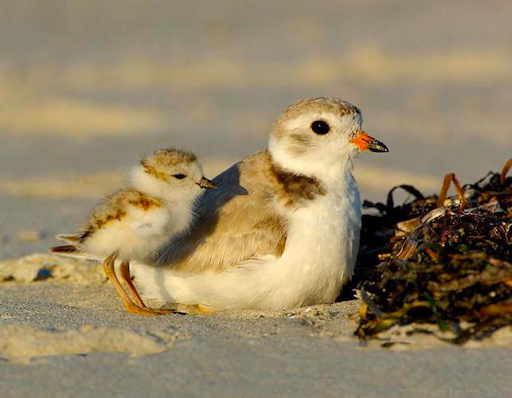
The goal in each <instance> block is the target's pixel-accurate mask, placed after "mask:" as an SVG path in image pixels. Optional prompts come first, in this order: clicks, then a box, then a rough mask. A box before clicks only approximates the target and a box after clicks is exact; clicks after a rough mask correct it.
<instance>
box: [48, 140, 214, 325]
mask: <svg viewBox="0 0 512 398" xmlns="http://www.w3.org/2000/svg"><path fill="white" fill-rule="evenodd" d="M205 188H216V186H215V184H214V183H213V182H212V181H210V180H208V179H207V178H205V177H204V175H203V169H202V166H201V164H200V163H199V162H198V160H197V158H196V156H195V155H193V154H191V153H189V152H184V151H181V150H176V149H162V150H158V151H156V152H154V153H153V154H151V155H150V156H147V157H146V158H144V159H142V160H141V162H140V164H138V165H137V166H135V167H134V168H133V169H132V171H131V187H129V188H126V189H121V190H119V191H117V192H115V193H113V194H111V195H110V196H108V197H106V198H105V199H104V200H103V201H102V202H101V203H100V204H99V205H98V206H96V207H95V208H94V209H93V211H92V213H91V215H90V216H89V218H88V219H87V220H86V222H85V223H84V224H83V226H82V227H81V229H80V231H79V232H78V234H76V235H59V236H58V238H59V239H60V240H64V241H66V242H68V243H71V244H70V245H66V246H58V247H54V248H52V249H51V250H52V252H55V253H68V254H71V253H77V252H84V253H87V254H92V255H95V256H98V257H101V258H105V261H104V263H103V265H104V270H105V273H106V275H107V277H108V278H109V279H110V281H111V282H112V283H113V284H114V286H115V288H116V290H117V291H118V293H119V294H120V296H121V298H122V299H123V303H124V305H125V308H126V309H127V310H128V311H129V312H132V313H137V314H142V315H159V314H164V313H169V312H171V311H170V310H164V309H156V308H147V307H146V306H145V305H144V303H143V301H142V299H141V298H140V296H139V294H138V293H137V290H136V289H135V286H134V285H133V283H132V280H131V277H130V269H129V266H130V261H132V260H135V261H147V260H148V256H150V255H153V254H154V253H156V252H158V249H159V248H160V247H161V246H162V245H163V244H164V243H166V242H167V241H168V240H169V239H171V238H172V237H173V236H176V235H177V234H179V233H183V232H184V231H186V230H187V229H188V228H189V227H190V226H191V223H192V219H193V216H194V214H193V210H192V207H193V205H194V202H195V201H196V199H197V198H198V197H199V196H200V194H201V193H202V190H203V189H205ZM116 259H118V260H120V262H121V265H120V271H121V276H122V278H123V279H124V281H125V282H126V283H127V285H128V288H129V289H130V291H131V292H132V293H133V295H134V298H135V302H136V303H135V302H134V301H133V300H131V299H130V297H129V296H128V294H127V293H126V292H125V290H124V289H123V287H122V286H121V283H120V282H119V280H118V278H117V276H116V272H115V267H114V263H115V260H116Z"/></svg>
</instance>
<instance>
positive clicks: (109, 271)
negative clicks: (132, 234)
mask: <svg viewBox="0 0 512 398" xmlns="http://www.w3.org/2000/svg"><path fill="white" fill-rule="evenodd" d="M117 255H118V253H117V252H114V253H112V254H111V255H110V256H108V257H107V258H106V259H105V261H104V262H103V269H104V271H105V274H106V275H107V278H108V279H109V280H110V281H111V282H112V283H113V284H114V287H115V288H116V290H117V292H118V293H119V295H120V296H121V299H122V300H123V304H124V308H126V311H128V312H130V313H132V314H139V315H166V314H172V313H174V312H175V311H173V310H168V309H164V308H162V309H160V308H143V307H139V306H138V305H136V304H135V303H134V302H133V301H132V300H131V298H130V297H129V296H128V294H127V293H126V292H125V290H124V289H123V287H122V286H121V283H120V282H119V279H117V276H116V272H115V268H114V264H115V261H116V258H117Z"/></svg>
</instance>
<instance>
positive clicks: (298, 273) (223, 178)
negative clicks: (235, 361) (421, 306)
mask: <svg viewBox="0 0 512 398" xmlns="http://www.w3.org/2000/svg"><path fill="white" fill-rule="evenodd" d="M362 151H373V152H387V151H388V149H387V148H386V146H385V145H384V144H383V143H382V142H380V141H377V140H376V139H374V138H372V137H370V136H369V135H368V134H366V133H365V132H364V131H363V130H362V116H361V111H360V110H359V109H358V108H357V107H355V106H354V105H352V104H350V103H348V102H346V101H342V100H340V99H337V98H311V99H306V100H302V101H298V102H296V103H294V104H292V105H291V106H289V107H288V108H287V109H286V110H285V111H284V112H283V113H282V114H281V115H280V116H279V117H278V118H277V120H276V121H275V123H274V125H273V127H272V129H271V132H270V139H269V145H268V148H266V149H264V150H262V151H260V152H258V153H256V154H254V155H252V156H249V157H247V158H246V159H244V160H242V161H241V162H239V163H237V164H235V165H233V166H232V167H230V168H229V169H228V170H226V171H224V172H223V173H222V174H220V175H219V176H217V177H216V178H215V179H214V182H215V183H216V184H217V185H218V187H219V189H217V190H215V191H209V192H206V193H205V195H203V196H202V197H201V198H200V200H199V202H198V206H197V222H195V223H194V226H193V227H192V228H191V229H190V230H189V231H188V233H186V234H184V235H183V236H181V237H179V238H178V239H176V240H173V241H169V243H167V244H166V246H165V248H164V250H163V251H162V254H161V256H160V258H159V260H158V261H157V263H158V264H165V265H167V266H166V267H155V266H152V264H145V265H141V267H137V268H136V269H135V281H136V282H137V285H138V286H139V287H140V291H141V292H142V293H143V296H145V297H151V298H158V299H160V300H164V301H168V302H175V303H180V304H185V305H197V306H199V307H200V308H202V309H206V310H207V311H214V310H230V309H257V310H283V309H291V308H294V307H301V306H307V305H314V304H326V303H332V302H333V301H334V300H335V299H336V297H337V296H338V295H339V293H340V290H341V288H342V286H343V285H344V284H345V283H346V282H347V281H348V280H349V279H350V277H351V276H352V274H353V271H354V266H355V264H356V258H357V253H358V249H359V234H360V229H361V202H360V196H359V189H358V186H357V183H356V180H355V179H354V177H353V175H352V170H353V167H354V160H355V158H356V157H357V155H358V154H359V153H361V152H362ZM155 280H158V281H159V283H158V285H157V284H155Z"/></svg>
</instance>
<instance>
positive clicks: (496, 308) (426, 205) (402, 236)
mask: <svg viewBox="0 0 512 398" xmlns="http://www.w3.org/2000/svg"><path fill="white" fill-rule="evenodd" d="M511 166H512V159H511V160H509V162H507V164H506V165H505V167H504V168H503V171H502V172H501V173H489V174H488V175H487V176H486V177H484V178H483V179H481V180H479V181H477V182H476V183H474V184H468V185H465V186H461V185H460V184H459V182H458V180H457V178H456V177H455V175H453V174H449V175H447V176H446V178H445V182H444V184H443V187H442V189H441V192H440V194H439V195H438V196H437V195H433V196H429V197H424V196H423V195H421V193H420V192H418V191H417V190H416V189H414V188H413V187H412V186H408V185H404V186H400V187H396V188H394V189H393V190H391V192H390V193H389V195H388V199H387V202H386V203H385V204H383V203H370V202H365V207H366V208H373V209H375V210H377V213H378V214H376V215H365V216H363V230H362V236H361V241H362V247H361V254H360V258H359V274H358V275H357V277H358V278H359V280H360V281H361V282H359V285H358V288H359V289H360V292H361V297H362V305H361V310H360V315H361V320H360V324H359V327H358V329H357V332H356V334H357V335H358V336H359V337H361V338H367V337H371V336H375V335H377V334H378V333H379V332H381V331H384V330H386V329H388V328H390V327H391V326H394V325H406V324H411V323H414V324H422V323H431V324H432V323H433V324H437V325H438V326H439V328H440V329H441V330H442V331H451V332H453V335H454V338H453V339H450V341H451V342H453V343H457V344H462V343H464V342H466V341H467V340H468V339H480V338H483V337H485V336H487V335H489V334H491V333H492V332H493V331H495V330H497V329H499V328H500V327H503V326H505V325H512V264H511V262H512V177H507V172H508V171H509V169H510V168H511ZM452 181H453V183H454V185H455V187H456V189H457V196H456V197H452V198H447V197H446V194H447V191H448V188H449V186H450V183H451V182H452ZM399 188H400V189H404V190H406V191H407V192H409V193H410V194H412V195H413V196H414V200H413V201H412V202H410V203H406V204H404V205H400V206H395V204H394V200H393V195H394V192H395V190H396V189H399ZM419 330H420V329H419V328H418V331H419Z"/></svg>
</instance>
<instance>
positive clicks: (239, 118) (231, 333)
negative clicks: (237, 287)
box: [0, 0, 512, 397]
mask: <svg viewBox="0 0 512 398" xmlns="http://www.w3.org/2000/svg"><path fill="white" fill-rule="evenodd" d="M511 13H512V2H510V1H507V0H494V1H488V2H480V1H470V0H452V1H449V2H446V1H442V0H433V1H429V2H424V1H420V0H411V1H404V0H389V1H380V0H361V1H359V0H358V1H355V0H345V1H339V0H318V1H314V2H313V1H308V0H296V1H293V2H292V1H280V2H274V1H266V0H258V1H256V0H255V1H252V0H249V1H244V2H236V1H230V0H214V1H208V2H178V1H165V2H164V1H157V0H154V1H153V0H148V1H144V2H140V1H136V0H122V1H121V0H111V1H109V2H103V1H99V0H91V1H86V2H78V1H76V2H68V1H62V0H47V1H44V2H42V1H38V0H23V1H7V0H0V50H1V57H0V88H1V89H0V260H1V262H0V358H2V359H0V396H1V397H4V396H5V397H11V396H12V397H22V396H23V397H25V396H51V397H56V396H57V397H60V396H70V395H73V396H91V395H93V394H94V395H100V396H134V397H135V396H137V397H138V396H169V395H193V396H197V395H204V396H291V395H293V396H307V397H309V396H365V397H367V396H370V397H371V396H437V397H439V396H455V395H457V396H511V395H512V381H511V380H512V378H511V377H510V375H511V374H512V360H511V358H512V356H511V355H510V354H511V351H510V342H511V338H510V330H504V331H502V332H500V333H499V334H497V335H495V336H494V338H493V339H492V340H488V341H486V342H484V343H472V344H470V345H468V346H466V347H464V348H460V347H452V346H450V345H447V344H445V343H441V342H440V340H439V339H437V338H434V337H432V336H430V337H429V336H419V335H414V336H408V335H407V333H406V332H407V330H405V329H400V330H392V331H390V332H389V333H387V334H386V335H385V336H383V337H382V338H383V340H382V341H375V342H372V343H370V344H369V345H367V346H364V347H363V346H361V345H360V344H359V343H358V341H357V340H356V339H355V338H354V337H353V331H354V328H355V325H356V319H357V308H358V303H357V301H356V300H349V301H344V302H340V303H336V304H333V305H330V306H317V307H312V308H303V309H297V310H293V311H286V312H281V313H272V314H270V313H253V312H241V313H226V314H218V315H213V316H187V315H172V316H167V317H159V318H146V317H137V316H132V315H129V314H126V313H125V312H124V311H123V309H122V307H121V305H120V302H119V300H118V298H117V297H116V295H115V292H114V290H113V288H112V287H111V286H110V285H109V284H105V283H104V277H103V274H102V272H101V267H100V266H99V265H98V264H95V263H90V262H85V261H84V260H70V259H62V258H56V257H53V256H48V255H46V254H37V253H45V252H46V251H47V249H48V247H49V246H51V245H52V244H54V243H55V241H54V240H53V236H54V235H55V234H56V233H59V232H69V231H71V230H73V228H74V227H75V226H76V225H77V223H79V222H80V221H81V220H82V219H83V218H84V216H85V215H86V214H87V212H88V210H89V209H90V208H91V206H92V205H93V203H94V202H95V201H96V200H97V199H98V198H99V197H101V195H103V194H105V193H107V192H109V191H110V190H112V189H115V188H116V187H119V186H120V185H121V184H122V183H123V170H124V169H125V167H126V166H129V165H130V164H133V163H134V162H135V161H136V160H137V159H138V158H139V156H140V155H143V154H145V153H147V152H148V151H150V150H153V149H155V148H160V147H166V146H179V147H185V148H188V149H190V150H193V151H194V152H196V153H197V154H198V155H199V156H200V157H201V159H202V160H203V162H204V163H205V170H206V173H207V175H208V176H214V175H216V174H217V173H219V172H220V171H222V170H223V169H225V168H226V167H227V166H229V165H230V164H232V163H233V162H235V161H237V160H239V159H241V158H243V157H244V156H247V155H249V154H251V153H253V152H254V151H256V150H258V149H260V148H262V147H264V146H265V144H266V140H267V137H268V131H269V128H270V126H271V123H272V120H273V119H274V118H275V117H276V116H277V114H278V113H279V112H280V111H281V110H282V109H283V108H284V107H285V106H287V105H288V104H289V103H290V102H292V101H294V100H296V99H299V98H304V97H308V96H318V95H329V96H331V95H332V96H340V97H342V98H344V99H346V100H348V101H350V102H353V103H354V104H356V105H358V106H359V107H360V108H361V109H362V111H363V115H364V119H365V122H364V127H365V129H366V130H367V131H368V132H369V133H370V134H372V135H374V136H375V137H377V138H379V139H381V140H382V141H384V142H385V143H386V144H387V145H388V147H389V148H390V150H391V152H390V153H389V154H386V155H382V154H381V155H378V154H365V155H363V156H361V158H360V159H359V161H358V164H357V166H356V175H357V178H358V181H359V184H360V186H361V190H362V194H363V197H364V198H369V199H379V200H384V199H385V194H386V193H387V191H388V190H389V189H390V188H391V187H393V186H394V185H397V184H401V183H409V184H414V185H415V186H416V187H418V188H420V189H421V190H423V191H424V192H425V193H430V192H433V191H436V190H438V189H439V186H440V183H441V181H442V176H443V175H444V174H445V173H448V172H452V171H453V172H456V173H457V175H458V176H459V177H460V179H461V180H462V181H463V182H464V181H474V180H475V179H476V178H478V177H481V176H483V175H485V173H486V172H487V171H489V170H496V169H497V168H498V167H500V166H501V165H502V164H503V163H504V161H505V160H506V159H508V158H509V157H510V155H511V153H510V148H511V147H512V141H511V137H512V132H511V127H510V126H512V113H511V112H510V104H511V102H512V55H511V54H512V51H511V50H512V48H511V44H510V43H512V25H511V24H510V15H511ZM34 253H36V254H34ZM390 341H393V342H395V343H396V344H394V345H392V347H391V348H386V349H384V348H382V347H381V344H382V343H383V342H390Z"/></svg>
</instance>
